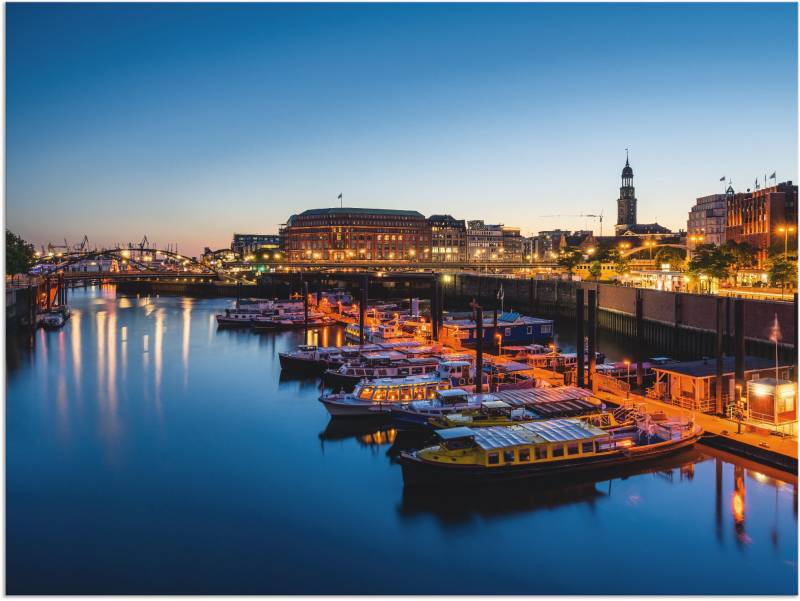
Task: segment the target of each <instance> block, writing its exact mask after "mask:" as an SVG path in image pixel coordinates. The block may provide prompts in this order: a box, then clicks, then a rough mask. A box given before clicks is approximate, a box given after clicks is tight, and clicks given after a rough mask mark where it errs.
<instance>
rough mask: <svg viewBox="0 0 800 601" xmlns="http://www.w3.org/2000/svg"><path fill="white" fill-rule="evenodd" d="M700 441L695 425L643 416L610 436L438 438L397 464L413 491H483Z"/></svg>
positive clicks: (540, 428)
mask: <svg viewBox="0 0 800 601" xmlns="http://www.w3.org/2000/svg"><path fill="white" fill-rule="evenodd" d="M702 433H703V430H702V428H701V427H700V426H698V425H696V424H694V422H692V421H690V420H680V419H674V418H673V419H670V418H667V416H666V415H664V414H663V413H654V414H647V413H641V414H639V415H637V418H636V419H635V421H634V423H633V424H632V425H628V426H622V427H619V428H611V429H607V430H604V429H601V428H598V427H597V426H595V425H592V424H591V423H589V422H588V421H587V420H586V419H581V418H557V419H550V420H544V421H534V422H528V423H521V424H515V425H512V426H492V427H488V428H469V427H458V428H446V429H441V430H436V437H437V441H438V444H436V445H433V446H430V447H427V448H424V449H421V450H418V451H403V452H401V453H400V455H399V458H398V459H399V461H400V464H401V466H402V470H403V480H404V482H405V484H406V485H407V486H426V485H427V486H433V485H454V484H485V483H487V482H494V481H505V480H517V479H524V478H533V477H543V476H559V475H563V474H567V473H573V472H581V471H584V472H585V471H591V470H597V469H603V468H609V467H614V466H617V465H625V464H630V463H636V462H643V461H648V460H653V459H655V458H659V457H662V456H664V455H667V454H670V453H674V452H676V451H679V450H681V449H685V448H687V447H690V446H692V445H694V444H695V443H696V442H697V440H698V439H699V438H700V436H701V435H702Z"/></svg>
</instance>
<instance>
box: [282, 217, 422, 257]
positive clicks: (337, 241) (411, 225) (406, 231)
mask: <svg viewBox="0 0 800 601" xmlns="http://www.w3.org/2000/svg"><path fill="white" fill-rule="evenodd" d="M283 235H284V238H285V245H286V247H285V249H284V251H285V252H286V254H287V255H288V258H289V260H290V261H303V260H324V261H347V260H366V261H429V260H430V246H431V244H430V243H431V235H430V227H429V226H428V222H427V220H426V219H425V217H424V216H423V215H422V214H421V213H419V212H417V211H402V210H393V209H362V208H348V207H345V208H329V209H310V210H308V211H303V212H302V213H299V214H297V215H292V216H291V217H290V218H289V220H288V221H287V222H286V225H285V228H284V230H283Z"/></svg>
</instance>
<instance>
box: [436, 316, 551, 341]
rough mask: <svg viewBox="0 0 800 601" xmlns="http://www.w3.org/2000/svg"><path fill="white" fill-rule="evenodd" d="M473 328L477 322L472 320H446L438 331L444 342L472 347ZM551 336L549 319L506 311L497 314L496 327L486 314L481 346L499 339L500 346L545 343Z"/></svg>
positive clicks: (474, 338)
mask: <svg viewBox="0 0 800 601" xmlns="http://www.w3.org/2000/svg"><path fill="white" fill-rule="evenodd" d="M476 329H477V324H476V323H475V321H474V320H472V319H447V320H445V321H444V322H442V332H441V334H442V337H443V340H444V341H445V342H446V341H448V340H455V341H458V342H459V343H460V344H462V345H465V346H474V345H475V344H477V342H478V338H477V335H476V333H475V332H476ZM552 338H553V320H552V319H541V318H539V317H528V316H527V315H520V314H519V313H516V312H505V313H501V314H500V315H498V317H497V326H496V327H495V324H494V319H493V318H492V317H489V316H488V315H486V314H484V317H483V344H484V348H491V346H493V345H495V344H497V343H498V342H500V344H502V345H503V346H505V345H507V344H509V345H526V344H534V343H547V342H549V341H550V340H551V339H552ZM486 345H489V346H488V347H487V346H486Z"/></svg>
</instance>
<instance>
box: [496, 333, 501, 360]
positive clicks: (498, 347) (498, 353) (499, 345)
mask: <svg viewBox="0 0 800 601" xmlns="http://www.w3.org/2000/svg"><path fill="white" fill-rule="evenodd" d="M495 339H496V340H497V355H498V357H499V356H500V355H502V354H503V335H502V334H501V333H500V332H498V333H497V334H496V335H495Z"/></svg>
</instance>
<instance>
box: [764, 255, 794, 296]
mask: <svg viewBox="0 0 800 601" xmlns="http://www.w3.org/2000/svg"><path fill="white" fill-rule="evenodd" d="M767 274H768V275H769V283H770V284H771V285H772V286H780V287H781V288H785V287H788V288H794V287H796V286H797V263H795V262H794V261H790V260H788V259H784V258H783V254H780V255H773V256H771V257H770V258H769V259H767Z"/></svg>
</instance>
